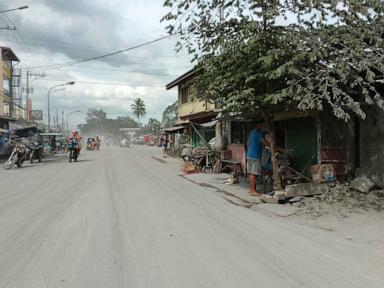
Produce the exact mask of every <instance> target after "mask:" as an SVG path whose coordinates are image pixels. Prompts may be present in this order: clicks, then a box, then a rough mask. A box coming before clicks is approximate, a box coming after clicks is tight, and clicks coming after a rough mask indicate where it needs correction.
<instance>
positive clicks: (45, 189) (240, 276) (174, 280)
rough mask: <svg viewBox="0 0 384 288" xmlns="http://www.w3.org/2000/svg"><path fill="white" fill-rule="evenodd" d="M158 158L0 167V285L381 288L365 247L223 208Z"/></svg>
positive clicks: (378, 259) (380, 262) (138, 151)
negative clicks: (13, 167) (7, 169)
mask: <svg viewBox="0 0 384 288" xmlns="http://www.w3.org/2000/svg"><path fill="white" fill-rule="evenodd" d="M154 155H155V156H157V157H159V158H158V159H155V158H153V156H154ZM159 155H160V151H158V150H157V149H155V148H148V147H139V146H136V147H132V148H130V149H119V148H112V147H104V148H103V150H102V151H100V152H94V153H85V154H84V155H81V157H80V162H79V163H73V164H69V163H68V162H67V161H64V160H57V161H51V162H46V163H42V164H35V165H33V166H30V165H25V167H23V168H21V169H17V168H16V169H13V170H11V171H5V170H3V169H1V170H0V185H1V186H0V287H1V288H5V287H6V288H8V287H12V288H56V287H71V288H88V287H89V288H97V287H100V288H108V287H124V288H125V287H130V288H135V287H142V288H152V287H153V288H155V287H164V288H179V287H183V288H184V287H191V288H197V287H209V288H213V287H218V288H222V287H231V288H232V287H233V288H243V287H252V288H254V287H263V288H272V287H278V288H284V287H293V288H298V287H308V288H316V287H324V288H331V287H337V288H342V287H348V288H350V287H357V288H361V287H369V288H375V287H380V288H381V287H384V273H383V271H384V257H383V255H382V254H380V253H378V251H377V250H375V249H374V248H372V247H370V246H366V247H365V246H364V247H363V246H360V245H357V244H355V243H354V242H352V241H348V240H346V239H341V238H338V237H337V236H336V235H334V234H332V233H330V232H328V231H323V230H319V229H314V228H310V227H305V226H296V225H286V223H283V222H282V221H281V222H279V221H278V219H274V218H270V217H268V216H265V215H263V214H259V213H257V212H255V211H253V210H250V209H246V208H242V207H237V206H235V205H232V204H230V203H228V202H227V201H225V200H224V199H223V198H221V197H219V196H218V195H217V194H215V193H212V191H211V190H209V189H207V188H204V187H200V186H198V185H196V184H194V183H191V182H189V181H186V180H185V179H183V178H182V177H180V176H178V174H179V171H178V170H177V165H175V161H173V160H169V159H165V162H164V161H159V159H160V160H163V159H162V158H161V156H159Z"/></svg>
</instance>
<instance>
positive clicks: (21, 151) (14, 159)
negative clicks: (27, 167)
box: [4, 144, 27, 170]
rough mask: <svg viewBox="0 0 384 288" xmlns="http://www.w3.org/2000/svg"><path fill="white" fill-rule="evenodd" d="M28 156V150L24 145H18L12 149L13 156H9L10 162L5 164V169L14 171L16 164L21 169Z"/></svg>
mask: <svg viewBox="0 0 384 288" xmlns="http://www.w3.org/2000/svg"><path fill="white" fill-rule="evenodd" d="M26 155H27V149H26V148H25V146H24V145H23V144H16V145H15V146H14V148H13V149H12V153H11V156H9V158H8V160H7V161H6V162H5V163H4V169H6V170H9V169H12V168H13V166H15V164H16V165H17V167H19V168H20V167H21V166H22V165H23V163H24V160H25V158H26Z"/></svg>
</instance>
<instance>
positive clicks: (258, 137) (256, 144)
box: [246, 122, 287, 196]
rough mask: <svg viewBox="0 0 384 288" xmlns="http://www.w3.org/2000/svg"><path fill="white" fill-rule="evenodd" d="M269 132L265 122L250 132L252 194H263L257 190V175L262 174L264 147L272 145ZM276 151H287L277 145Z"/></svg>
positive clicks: (250, 181)
mask: <svg viewBox="0 0 384 288" xmlns="http://www.w3.org/2000/svg"><path fill="white" fill-rule="evenodd" d="M266 134H267V133H266V132H265V130H264V122H258V123H257V124H256V126H255V129H253V130H252V131H251V132H250V133H249V137H248V145H247V154H246V156H247V159H246V160H247V173H248V175H249V176H248V183H249V191H248V193H249V194H250V195H252V196H261V193H259V192H257V188H256V184H257V176H259V175H262V162H261V159H262V155H263V150H264V147H270V146H271V144H270V143H269V142H268V140H267V139H266V138H265V135H266ZM276 151H279V152H281V153H287V150H286V149H285V148H281V147H276Z"/></svg>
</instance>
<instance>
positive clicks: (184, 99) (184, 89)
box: [180, 85, 189, 104]
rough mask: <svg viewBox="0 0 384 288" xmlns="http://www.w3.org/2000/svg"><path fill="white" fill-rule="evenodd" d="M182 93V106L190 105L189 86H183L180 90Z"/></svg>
mask: <svg viewBox="0 0 384 288" xmlns="http://www.w3.org/2000/svg"><path fill="white" fill-rule="evenodd" d="M180 90H181V91H180V93H181V104H185V103H188V90H189V89H188V85H182V86H181V89H180Z"/></svg>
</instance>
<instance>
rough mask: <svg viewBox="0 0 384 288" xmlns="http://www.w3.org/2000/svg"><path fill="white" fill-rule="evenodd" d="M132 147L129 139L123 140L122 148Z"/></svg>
mask: <svg viewBox="0 0 384 288" xmlns="http://www.w3.org/2000/svg"><path fill="white" fill-rule="evenodd" d="M130 146H131V141H129V140H128V139H127V138H125V139H123V140H121V142H120V148H122V147H127V148H129V147H130Z"/></svg>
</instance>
